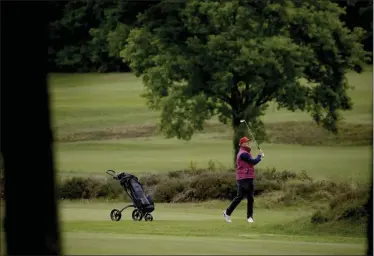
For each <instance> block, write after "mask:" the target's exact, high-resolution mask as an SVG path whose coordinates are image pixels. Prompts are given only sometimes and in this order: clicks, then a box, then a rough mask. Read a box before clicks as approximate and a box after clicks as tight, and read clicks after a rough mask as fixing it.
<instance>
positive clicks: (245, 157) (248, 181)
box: [223, 137, 264, 223]
mask: <svg viewBox="0 0 374 256" xmlns="http://www.w3.org/2000/svg"><path fill="white" fill-rule="evenodd" d="M239 146H240V149H239V153H238V155H237V157H236V181H237V185H238V194H237V195H236V197H235V198H234V200H233V201H232V202H231V204H230V205H229V207H228V208H227V209H226V210H225V211H224V212H223V216H224V217H225V220H226V221H227V222H229V223H230V222H231V217H230V216H231V214H232V212H233V211H234V210H235V208H236V207H237V206H238V204H239V203H240V202H241V201H242V199H243V197H244V196H246V197H247V220H248V222H250V223H251V222H253V196H254V179H255V168H254V166H255V165H256V164H258V163H259V162H260V161H261V159H262V158H263V157H264V153H263V152H262V150H260V153H259V154H258V156H257V157H256V158H252V156H251V144H250V141H249V139H248V138H247V137H243V138H241V139H240V140H239Z"/></svg>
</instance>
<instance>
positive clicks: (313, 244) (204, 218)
mask: <svg viewBox="0 0 374 256" xmlns="http://www.w3.org/2000/svg"><path fill="white" fill-rule="evenodd" d="M227 203H228V202H227ZM227 203H222V202H209V203H200V204H183V205H167V204H158V205H157V206H156V210H155V212H154V213H153V216H154V221H153V222H143V221H142V222H134V221H132V220H131V210H125V211H124V212H123V216H122V219H121V221H119V222H112V221H111V220H110V219H109V212H110V210H111V209H112V208H119V207H122V204H120V203H114V204H113V203H86V202H80V203H72V202H64V203H62V204H61V207H60V209H61V214H60V216H61V217H62V223H63V226H62V230H63V241H64V249H65V250H64V253H66V254H82V253H84V254H107V255H108V254H153V255H155V254H163V255H165V254H184V255H187V254H226V255H228V254H231V255H233V254H235V255H237V254H257V255H259V254H267V255H269V254H288V255H290V254H299V255H300V253H301V254H308V255H312V254H325V255H326V254H335V255H337V254H341V255H343V254H345V255H349V254H350V255H354V254H363V253H364V252H365V246H366V240H365V237H364V236H363V235H362V233H363V230H362V229H364V227H363V225H361V226H357V225H356V226H353V225H351V226H352V227H351V229H350V232H349V233H345V234H342V233H339V231H341V230H340V225H344V224H337V225H335V227H333V228H331V227H329V228H328V229H326V228H325V227H324V226H320V227H316V226H313V225H311V224H309V222H308V218H309V216H310V215H311V211H310V210H309V209H296V208H284V209H281V210H277V211H273V210H265V209H258V210H257V209H256V211H255V223H253V224H249V223H247V222H246V220H245V211H244V204H241V205H240V206H239V207H238V208H237V210H236V211H235V212H234V214H233V223H231V224H228V223H226V222H224V220H223V218H222V215H221V211H222V210H223V209H224V208H225V207H226V206H227V205H226V204H227ZM295 222H298V225H295V224H293V223H295ZM145 244H146V245H147V246H144V245H145Z"/></svg>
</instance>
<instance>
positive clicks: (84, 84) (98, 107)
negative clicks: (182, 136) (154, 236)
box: [50, 68, 372, 181]
mask: <svg viewBox="0 0 374 256" xmlns="http://www.w3.org/2000/svg"><path fill="white" fill-rule="evenodd" d="M367 70H368V71H366V72H364V73H363V74H361V75H356V74H349V81H350V83H351V84H352V85H353V86H355V90H354V91H351V93H350V95H351V96H352V99H353V101H354V109H353V110H352V111H350V112H347V113H344V117H345V121H346V122H348V124H356V125H361V126H363V127H366V130H368V129H370V131H371V129H372V128H370V127H371V122H372V72H371V71H370V69H369V68H368V69H367ZM50 88H51V97H52V105H53V121H54V127H55V131H56V134H55V137H56V139H57V140H58V141H57V143H56V145H55V148H56V160H57V163H58V170H59V173H60V174H64V175H73V174H74V175H82V174H83V175H90V174H102V173H104V171H105V170H106V169H108V168H113V169H116V170H126V171H128V172H133V173H137V172H143V171H170V170H176V169H182V168H186V167H188V165H189V164H190V163H191V162H195V163H196V164H197V166H198V167H205V166H207V164H208V161H209V160H212V161H214V162H219V163H221V164H222V165H224V166H231V165H232V162H231V161H232V142H231V129H230V127H225V126H222V125H219V124H217V122H216V121H214V120H213V121H211V122H210V126H209V127H208V128H207V132H206V133H204V134H198V135H195V137H193V139H192V140H191V141H188V142H185V141H179V140H177V139H169V140H166V139H164V138H163V137H162V136H157V135H156V134H155V133H154V132H153V131H154V127H155V125H156V122H157V116H158V113H156V112H154V111H151V110H148V109H147V107H146V105H145V100H144V99H143V98H141V97H140V94H141V93H142V84H141V80H140V79H138V78H136V77H134V76H133V75H132V74H89V75H87V74H83V75H80V74H74V75H60V74H53V75H51V77H50ZM264 120H265V121H266V123H267V124H269V125H271V124H274V125H276V127H275V128H274V129H275V132H277V131H278V134H276V135H277V136H278V137H279V139H278V140H280V143H271V144H269V143H265V144H263V145H262V148H263V150H264V151H265V153H266V160H265V161H263V162H262V163H261V166H262V167H275V168H277V169H278V170H282V169H290V170H292V171H302V170H306V171H307V172H308V174H309V175H311V176H312V177H315V178H335V179H355V180H360V181H365V180H367V179H368V174H369V173H370V172H371V168H372V167H371V163H372V161H371V159H372V158H371V156H372V150H371V142H368V143H367V144H366V145H352V146H335V145H330V146H318V145H314V146H301V145H295V144H289V142H291V143H292V139H293V138H295V137H297V136H299V137H300V136H309V137H310V140H315V139H318V136H319V134H316V131H314V130H308V129H309V128H308V127H309V126H310V125H308V123H306V125H304V126H302V127H301V128H298V127H297V124H298V122H299V123H301V122H307V121H310V120H311V118H310V117H309V116H308V115H307V114H306V113H298V112H295V113H292V112H289V111H286V110H279V111H278V110H276V109H275V108H273V107H270V108H269V109H268V113H267V114H266V116H265V117H264ZM290 121H296V123H287V122H290ZM283 124H284V125H283ZM286 125H287V126H286ZM282 127H283V130H284V131H283V130H282ZM368 127H369V128H368ZM349 129H351V128H350V127H349ZM360 129H361V128H360ZM360 129H356V130H352V132H351V133H348V140H352V142H353V143H354V142H355V137H358V136H361V135H362V134H361V130H360ZM366 134H367V132H366ZM369 136H370V137H371V132H369ZM286 138H287V139H286ZM369 139H371V138H369ZM321 143H324V139H321ZM342 159H344V161H342Z"/></svg>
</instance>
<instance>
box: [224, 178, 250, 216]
mask: <svg viewBox="0 0 374 256" xmlns="http://www.w3.org/2000/svg"><path fill="white" fill-rule="evenodd" d="M237 185H238V194H237V195H236V197H235V198H234V199H233V200H232V202H231V204H230V205H229V207H228V208H227V209H226V214H227V215H229V216H230V215H231V213H232V212H233V211H234V210H235V208H236V207H237V206H238V205H239V203H240V202H241V201H242V200H243V198H244V196H246V197H247V218H249V217H252V218H253V197H254V181H253V179H243V180H238V181H237Z"/></svg>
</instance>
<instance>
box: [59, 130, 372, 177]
mask: <svg viewBox="0 0 374 256" xmlns="http://www.w3.org/2000/svg"><path fill="white" fill-rule="evenodd" d="M262 147H263V149H264V151H265V154H266V156H265V157H266V158H265V159H264V160H263V161H262V162H261V163H260V164H259V165H258V166H259V167H263V168H266V167H269V168H272V167H275V168H276V169H277V170H292V171H295V172H301V171H303V170H305V171H307V173H308V175H310V176H311V177H313V178H316V179H323V178H331V179H338V180H347V179H348V180H355V181H356V180H357V181H365V180H368V178H369V177H370V176H369V175H370V172H371V168H372V165H371V155H372V149H371V147H369V146H357V147H330V148H329V147H317V146H314V147H311V146H309V147H306V146H300V145H287V144H263V146H262ZM56 156H57V157H56V160H57V164H58V166H59V168H60V170H61V173H62V174H64V175H78V174H85V175H90V174H95V175H98V174H99V175H100V174H102V175H105V173H104V172H105V170H107V169H110V168H112V169H114V170H118V171H120V170H121V171H128V172H132V173H135V174H136V173H139V172H160V171H174V170H179V169H183V168H187V167H189V165H190V163H191V162H193V163H194V164H195V165H196V166H197V167H207V166H208V162H209V160H212V161H215V162H218V163H221V164H222V165H223V166H231V165H232V164H231V162H232V149H231V142H230V141H228V140H218V139H214V140H210V139H209V138H206V137H205V136H204V135H198V136H196V137H195V138H194V139H193V140H192V141H189V142H182V141H177V140H176V139H171V140H163V139H160V138H155V137H151V138H134V139H122V140H111V141H108V140H107V141H87V142H75V143H62V144H58V145H57V155H56ZM342 159H345V160H344V161H342Z"/></svg>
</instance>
